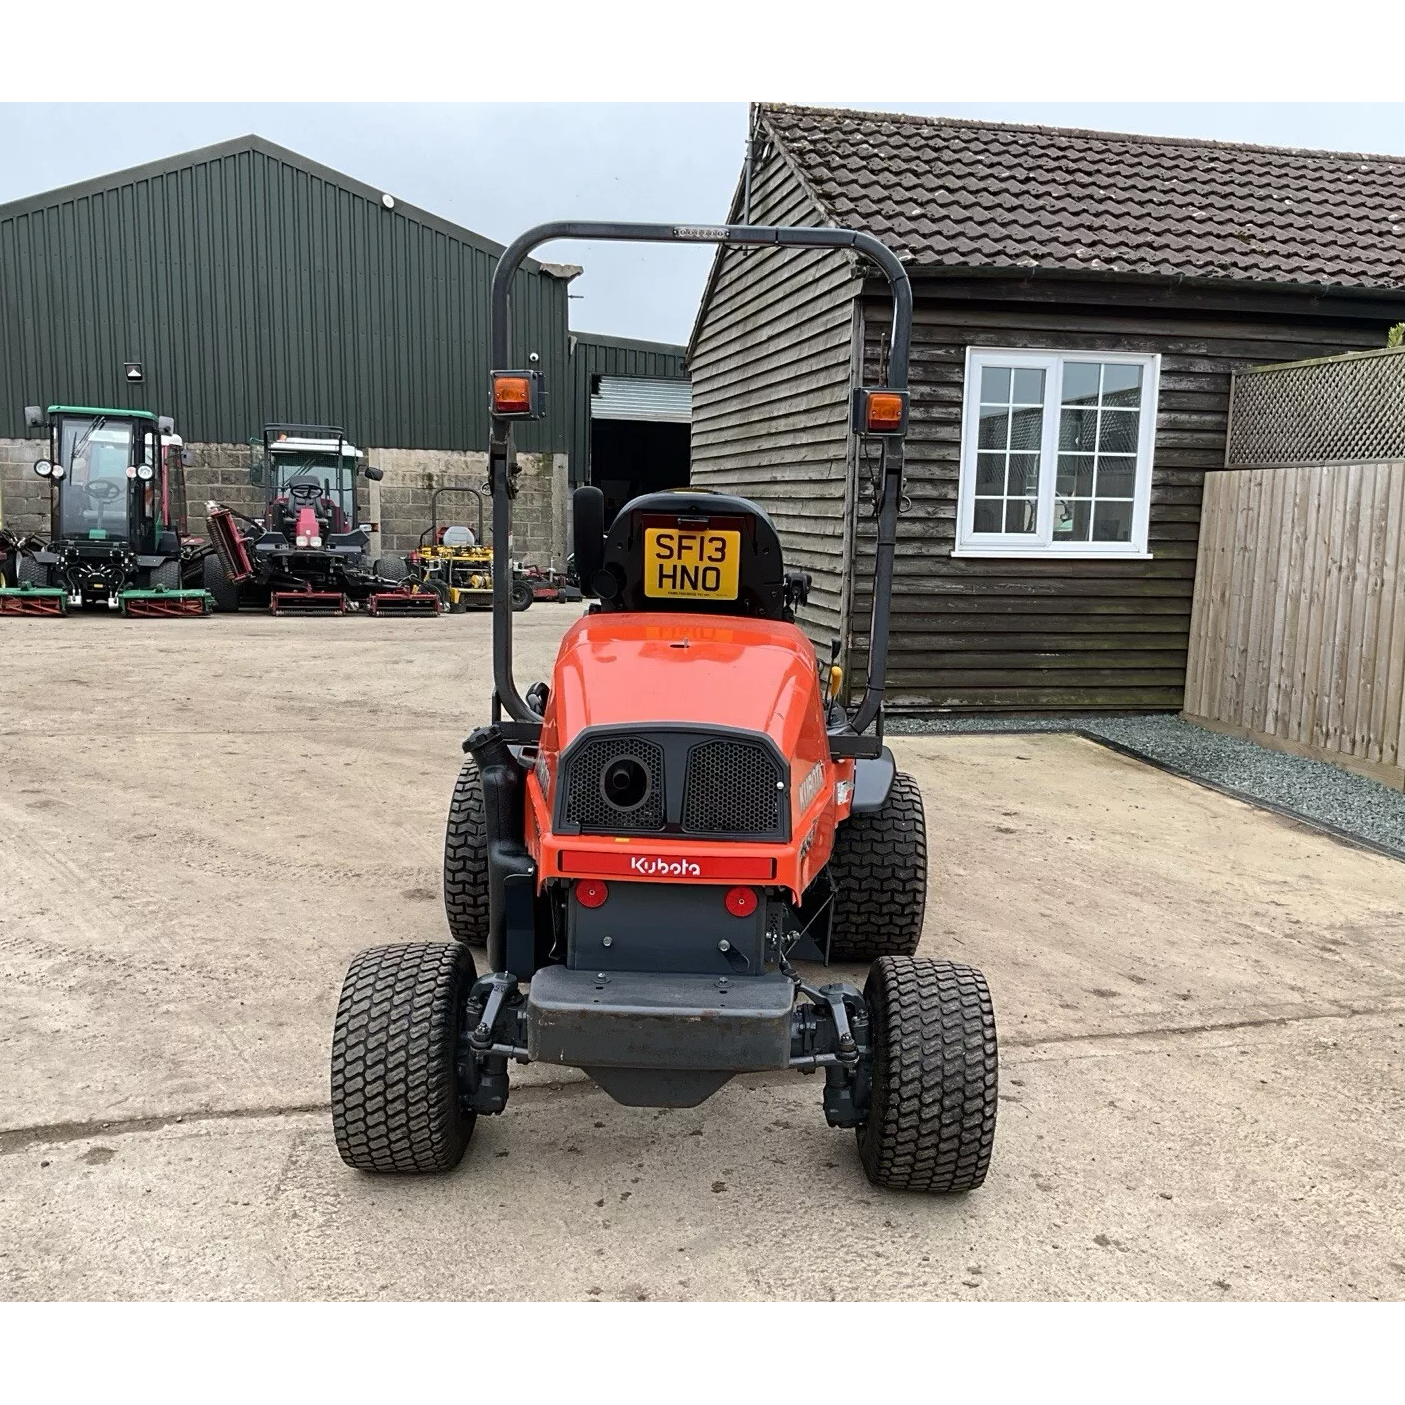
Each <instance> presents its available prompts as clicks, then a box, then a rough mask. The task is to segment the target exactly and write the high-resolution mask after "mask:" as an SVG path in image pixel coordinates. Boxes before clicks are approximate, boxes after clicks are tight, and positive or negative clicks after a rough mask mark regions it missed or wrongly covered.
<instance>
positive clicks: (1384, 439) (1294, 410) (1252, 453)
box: [1225, 347, 1405, 468]
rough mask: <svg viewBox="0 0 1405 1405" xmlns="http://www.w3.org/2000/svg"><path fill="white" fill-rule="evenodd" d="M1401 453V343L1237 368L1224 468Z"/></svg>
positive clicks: (1386, 458) (1371, 459)
mask: <svg viewBox="0 0 1405 1405" xmlns="http://www.w3.org/2000/svg"><path fill="white" fill-rule="evenodd" d="M1402 459H1405V347H1399V348H1391V349H1388V350H1383V351H1353V352H1348V353H1347V354H1346V355H1344V356H1325V357H1322V358H1320V359H1318V360H1315V361H1287V362H1283V363H1281V364H1279V365H1275V366H1255V367H1254V368H1253V369H1251V370H1247V371H1237V372H1235V374H1234V377H1233V381H1232V384H1231V389H1230V414H1229V432H1228V434H1227V436H1226V439H1225V467H1226V468H1287V467H1289V466H1291V465H1295V464H1334V463H1382V462H1390V461H1393V460H1402Z"/></svg>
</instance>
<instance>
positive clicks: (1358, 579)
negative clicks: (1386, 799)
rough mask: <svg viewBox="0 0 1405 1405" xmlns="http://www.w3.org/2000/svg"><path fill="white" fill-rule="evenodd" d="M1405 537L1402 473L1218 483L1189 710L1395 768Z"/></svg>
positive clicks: (1196, 623) (1394, 466)
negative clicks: (1402, 539)
mask: <svg viewBox="0 0 1405 1405" xmlns="http://www.w3.org/2000/svg"><path fill="white" fill-rule="evenodd" d="M1402 535H1405V463H1376V464H1343V465H1331V466H1323V467H1314V466H1299V467H1295V468H1292V469H1276V470H1275V469H1247V470H1237V471H1234V472H1225V473H1217V474H1212V475H1210V478H1209V479H1208V480H1207V483H1206V487H1205V499H1204V517H1203V520H1202V526H1201V542H1200V554H1199V557H1198V574H1197V580H1196V586H1195V597H1194V600H1193V602H1192V607H1191V617H1190V625H1189V646H1188V647H1189V658H1188V660H1187V688H1186V698H1185V710H1186V711H1187V712H1188V713H1189V714H1191V715H1193V716H1199V717H1203V718H1205V719H1206V720H1207V721H1209V722H1212V723H1218V724H1221V725H1225V726H1228V727H1238V728H1242V729H1245V730H1246V731H1248V732H1251V733H1256V734H1259V735H1262V736H1270V737H1276V738H1278V739H1280V740H1282V741H1284V742H1286V743H1290V744H1291V745H1293V746H1298V747H1305V748H1308V749H1309V750H1310V751H1311V752H1313V753H1314V754H1320V755H1323V756H1325V757H1328V758H1330V757H1332V756H1341V757H1351V758H1353V759H1355V760H1359V761H1361V762H1366V763H1371V764H1375V765H1383V766H1387V767H1390V766H1398V765H1399V764H1400V758H1401V756H1402V754H1405V548H1402V545H1401V537H1402ZM1065 647H1066V646H1065ZM1126 651H1127V649H1126V645H1125V644H1123V645H1122V647H1121V652H1123V653H1125V652H1126ZM1149 656H1150V655H1149Z"/></svg>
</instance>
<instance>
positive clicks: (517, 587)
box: [512, 581, 536, 615]
mask: <svg viewBox="0 0 1405 1405" xmlns="http://www.w3.org/2000/svg"><path fill="white" fill-rule="evenodd" d="M535 599H536V597H535V596H534V595H533V594H532V587H531V586H529V585H528V584H527V582H526V581H513V583H512V609H513V612H514V613H515V614H519V615H520V614H521V613H522V611H523V610H530V609H531V608H532V601H533V600H535Z"/></svg>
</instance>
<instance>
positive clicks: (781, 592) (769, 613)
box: [592, 490, 790, 620]
mask: <svg viewBox="0 0 1405 1405" xmlns="http://www.w3.org/2000/svg"><path fill="white" fill-rule="evenodd" d="M733 534H735V535H733ZM646 547H647V548H648V550H647V551H646ZM733 550H735V551H737V552H738V553H739V555H738V557H737V561H736V594H735V597H734V598H720V597H718V596H717V595H716V594H713V595H711V596H708V595H703V594H698V593H695V592H700V591H702V590H704V589H706V588H707V587H708V586H709V585H711V586H716V585H717V584H718V583H719V581H720V583H721V585H722V587H723V592H724V595H726V594H729V593H730V592H729V591H728V589H727V588H728V587H729V585H730V578H729V576H730V553H731V552H732V551H733ZM724 553H725V554H726V556H727V558H728V560H727V562H726V563H725V564H724V565H722V566H720V567H719V566H716V565H712V564H711V562H712V561H713V560H715V559H718V558H719V557H721V556H722V555H723V554H724ZM593 585H594V586H595V589H594V590H593V591H592V593H598V594H599V596H600V603H601V608H602V609H605V610H630V611H647V610H668V611H678V610H684V611H687V612H688V613H689V614H707V615H749V616H751V617H753V618H759V619H772V620H780V619H788V618H789V617H790V614H789V610H788V601H787V595H786V579H785V566H784V563H783V561H782V558H781V544H780V538H779V537H778V536H777V535H776V529H775V528H774V527H773V526H772V525H771V519H770V518H769V517H768V516H767V515H766V514H765V512H764V511H762V509H761V508H759V507H757V505H756V504H755V503H754V502H748V501H747V500H746V499H745V498H737V497H732V496H730V495H728V494H724V493H701V492H697V491H695V490H687V491H684V492H673V493H647V494H645V495H644V496H643V497H639V498H634V499H633V500H632V501H630V502H628V503H626V504H625V505H624V507H623V508H621V509H620V513H619V516H618V517H616V518H615V521H614V524H613V525H612V526H611V528H610V530H609V532H608V533H607V534H606V536H605V555H604V565H603V568H602V570H601V571H600V572H598V573H597V576H596V580H595V581H594V582H593ZM602 586H603V587H605V588H606V589H600V587H602ZM611 588H612V589H611ZM607 589H609V590H610V593H608V594H607V593H606V590H607ZM670 592H677V593H670Z"/></svg>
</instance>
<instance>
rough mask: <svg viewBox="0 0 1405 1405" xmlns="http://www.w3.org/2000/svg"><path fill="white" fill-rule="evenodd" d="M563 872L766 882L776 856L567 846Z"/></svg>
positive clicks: (666, 878) (563, 857)
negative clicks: (594, 849)
mask: <svg viewBox="0 0 1405 1405" xmlns="http://www.w3.org/2000/svg"><path fill="white" fill-rule="evenodd" d="M560 864H561V872H562V873H610V874H616V873H617V874H620V875H621V876H622V877H625V878H658V879H663V880H665V881H668V880H674V881H676V880H678V879H689V878H692V879H713V880H716V879H728V878H730V879H732V880H733V881H734V882H735V881H736V880H737V879H742V880H743V881H746V880H748V879H749V880H751V881H753V882H755V881H760V882H763V883H765V882H769V881H770V880H771V879H772V878H774V877H775V876H776V861H775V859H762V858H753V857H749V856H747V855H743V854H738V855H736V856H732V855H726V856H723V857H718V856H715V855H712V854H704V855H699V856H697V857H694V856H692V855H686V854H641V853H630V852H628V851H626V852H624V853H620V852H619V851H618V850H615V851H612V852H609V853H598V854H597V853H592V852H591V851H590V850H588V849H566V850H564V851H563V852H562V854H561V859H560Z"/></svg>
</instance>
